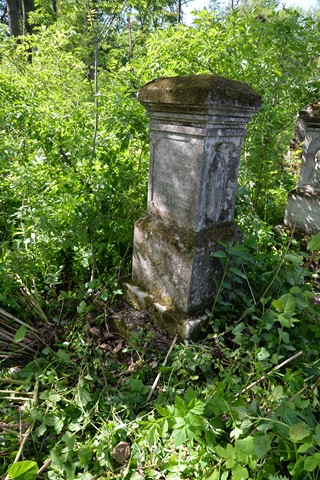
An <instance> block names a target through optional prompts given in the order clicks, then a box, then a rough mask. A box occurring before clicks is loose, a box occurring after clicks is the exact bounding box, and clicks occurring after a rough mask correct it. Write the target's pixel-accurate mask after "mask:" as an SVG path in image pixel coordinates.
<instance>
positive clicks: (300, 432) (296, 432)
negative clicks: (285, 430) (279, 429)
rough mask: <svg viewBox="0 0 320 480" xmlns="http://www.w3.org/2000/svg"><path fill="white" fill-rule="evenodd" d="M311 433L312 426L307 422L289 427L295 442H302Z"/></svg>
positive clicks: (290, 434) (290, 435)
mask: <svg viewBox="0 0 320 480" xmlns="http://www.w3.org/2000/svg"><path fill="white" fill-rule="evenodd" d="M309 435H310V428H309V427H308V425H307V424H306V423H305V422H299V423H296V424H295V425H291V426H290V427H289V437H290V439H291V440H292V441H293V442H300V441H301V440H303V439H304V438H306V437H308V436H309Z"/></svg>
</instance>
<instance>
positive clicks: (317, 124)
mask: <svg viewBox="0 0 320 480" xmlns="http://www.w3.org/2000/svg"><path fill="white" fill-rule="evenodd" d="M299 128H300V129H301V130H302V132H303V136H304V145H303V152H302V165H301V170H300V176H299V182H298V186H297V188H296V189H295V190H293V191H292V192H290V193H289V195H288V201H287V208H286V211H285V216H284V223H285V225H287V226H288V227H291V228H295V229H296V230H300V231H302V232H305V233H317V232H319V230H320V102H319V103H312V104H309V105H307V106H306V107H305V108H303V109H302V110H301V111H300V114H299Z"/></svg>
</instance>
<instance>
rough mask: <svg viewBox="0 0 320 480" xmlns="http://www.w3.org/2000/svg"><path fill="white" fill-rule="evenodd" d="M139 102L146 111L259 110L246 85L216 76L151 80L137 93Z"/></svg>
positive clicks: (255, 96) (257, 98) (251, 90)
mask: <svg viewBox="0 0 320 480" xmlns="http://www.w3.org/2000/svg"><path fill="white" fill-rule="evenodd" d="M138 98H139V101H140V102H141V103H142V104H143V105H145V107H146V108H147V109H149V108H150V109H152V106H153V105H158V106H159V105H162V106H164V107H165V106H166V107H167V108H168V110H169V109H171V108H172V106H173V105H177V106H180V107H185V108H188V107H189V108H190V107H191V108H192V106H204V107H209V108H210V106H215V105H231V106H234V107H240V108H241V107H246V108H249V109H250V108H253V109H255V110H256V109H258V108H259V107H260V106H261V97H260V95H259V94H257V93H256V92H255V91H254V90H253V89H252V88H251V87H250V86H249V85H248V84H247V83H244V82H238V81H235V80H230V79H228V78H223V77H219V76H218V75H213V74H205V75H185V76H180V77H163V78H157V79H155V80H152V81H151V82H149V83H147V84H146V85H144V86H143V87H142V88H141V89H140V90H139V97H138Z"/></svg>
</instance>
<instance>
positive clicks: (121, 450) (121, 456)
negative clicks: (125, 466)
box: [112, 442, 131, 464]
mask: <svg viewBox="0 0 320 480" xmlns="http://www.w3.org/2000/svg"><path fill="white" fill-rule="evenodd" d="M130 453H131V448H130V444H129V443H127V442H120V443H118V445H116V446H115V447H114V449H113V450H112V456H113V458H114V459H115V461H116V462H117V463H119V464H122V463H124V462H125V461H126V460H128V458H129V457H130Z"/></svg>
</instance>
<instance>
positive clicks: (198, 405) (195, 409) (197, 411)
mask: <svg viewBox="0 0 320 480" xmlns="http://www.w3.org/2000/svg"><path fill="white" fill-rule="evenodd" d="M204 407H205V403H204V402H202V401H201V400H199V399H197V398H193V399H192V400H191V402H190V403H189V405H188V410H189V412H190V413H193V414H194V415H203V412H204Z"/></svg>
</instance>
